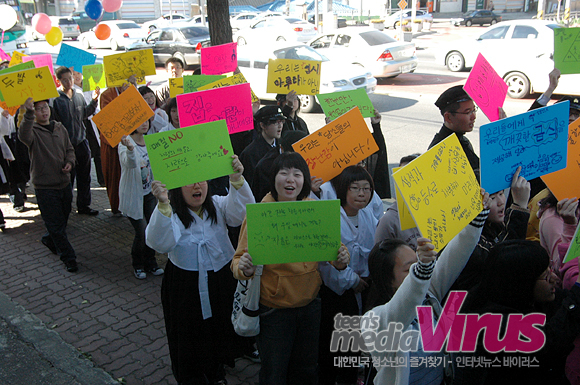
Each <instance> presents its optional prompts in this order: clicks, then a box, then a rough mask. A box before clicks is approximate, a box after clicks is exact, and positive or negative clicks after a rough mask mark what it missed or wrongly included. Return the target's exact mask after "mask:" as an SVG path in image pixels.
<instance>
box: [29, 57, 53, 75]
mask: <svg viewBox="0 0 580 385" xmlns="http://www.w3.org/2000/svg"><path fill="white" fill-rule="evenodd" d="M29 61H32V62H34V66H35V67H36V68H40V67H45V66H46V67H48V69H49V70H50V73H51V74H53V73H54V67H53V66H52V55H51V54H49V53H45V54H42V55H32V56H24V57H23V58H22V62H23V63H27V62H29Z"/></svg>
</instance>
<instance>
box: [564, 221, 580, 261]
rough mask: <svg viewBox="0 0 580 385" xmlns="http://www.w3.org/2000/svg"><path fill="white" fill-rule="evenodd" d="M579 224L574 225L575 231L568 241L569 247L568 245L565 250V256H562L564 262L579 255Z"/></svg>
mask: <svg viewBox="0 0 580 385" xmlns="http://www.w3.org/2000/svg"><path fill="white" fill-rule="evenodd" d="M579 230H580V224H579V225H578V227H576V232H575V233H574V237H572V240H571V241H570V247H568V251H567V252H566V256H565V257H564V263H566V262H568V261H571V260H573V259H574V258H578V257H579V256H580V232H579Z"/></svg>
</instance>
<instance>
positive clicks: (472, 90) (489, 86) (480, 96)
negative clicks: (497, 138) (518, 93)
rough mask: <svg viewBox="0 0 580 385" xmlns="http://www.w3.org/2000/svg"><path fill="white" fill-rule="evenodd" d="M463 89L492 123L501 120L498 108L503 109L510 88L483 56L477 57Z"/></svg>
mask: <svg viewBox="0 0 580 385" xmlns="http://www.w3.org/2000/svg"><path fill="white" fill-rule="evenodd" d="M463 89H464V90H465V92H467V93H468V94H469V96H471V98H472V99H473V101H474V102H475V104H477V105H478V106H479V108H481V111H483V113H484V114H485V115H486V116H487V117H488V119H489V120H490V121H492V122H495V121H496V120H499V111H498V108H499V107H503V102H504V101H505V97H506V95H507V90H508V86H507V84H505V82H504V81H503V79H502V78H501V77H500V76H499V75H498V74H497V72H495V70H494V69H493V67H492V66H491V64H489V62H488V61H487V60H485V58H484V57H483V55H482V54H479V55H478V56H477V60H476V61H475V65H474V66H473V68H472V69H471V73H470V74H469V77H468V78H467V82H466V83H465V86H463Z"/></svg>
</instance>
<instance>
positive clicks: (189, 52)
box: [127, 24, 210, 66]
mask: <svg viewBox="0 0 580 385" xmlns="http://www.w3.org/2000/svg"><path fill="white" fill-rule="evenodd" d="M208 46H210V38H209V29H208V28H207V27H203V26H196V25H187V24H184V25H176V26H171V27H165V28H161V29H157V30H155V31H153V32H151V33H150V34H149V35H148V36H147V37H146V38H144V39H143V40H142V41H140V42H136V43H133V44H131V45H130V46H129V47H127V51H131V50H137V49H144V48H152V49H153V57H154V58H155V63H156V64H162V65H164V64H165V61H166V60H167V59H169V58H170V57H172V56H173V57H177V58H179V59H181V60H182V61H183V62H184V63H185V65H186V66H199V64H200V54H199V49H200V48H201V47H208Z"/></svg>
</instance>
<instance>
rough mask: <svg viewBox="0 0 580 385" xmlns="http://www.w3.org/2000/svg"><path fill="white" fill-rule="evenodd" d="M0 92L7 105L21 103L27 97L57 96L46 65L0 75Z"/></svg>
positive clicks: (36, 98)
mask: <svg viewBox="0 0 580 385" xmlns="http://www.w3.org/2000/svg"><path fill="white" fill-rule="evenodd" d="M0 92H2V95H3V96H4V99H5V101H6V105H7V106H8V107H13V106H19V105H22V104H24V102H25V101H26V99H28V98H33V99H34V100H35V101H38V100H44V99H50V98H56V97H57V96H58V91H57V90H56V85H55V84H54V80H53V78H52V74H51V73H50V70H49V69H48V67H42V68H33V69H29V70H24V71H18V72H12V73H8V74H2V75H0Z"/></svg>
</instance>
